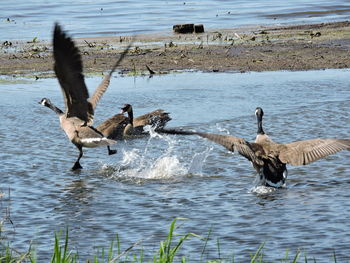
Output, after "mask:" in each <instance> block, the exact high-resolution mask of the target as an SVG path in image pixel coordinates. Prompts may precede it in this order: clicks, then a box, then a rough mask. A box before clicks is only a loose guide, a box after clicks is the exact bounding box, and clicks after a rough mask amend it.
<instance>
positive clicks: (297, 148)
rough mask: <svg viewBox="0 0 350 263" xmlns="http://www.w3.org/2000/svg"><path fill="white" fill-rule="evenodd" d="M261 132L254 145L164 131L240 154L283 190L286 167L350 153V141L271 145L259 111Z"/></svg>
mask: <svg viewBox="0 0 350 263" xmlns="http://www.w3.org/2000/svg"><path fill="white" fill-rule="evenodd" d="M255 115H256V117H257V124H258V131H257V136H256V139H255V142H247V141H246V140H245V139H243V138H238V137H234V136H228V135H220V134H213V133H205V132H193V131H182V130H162V131H161V132H163V133H168V134H183V135H199V136H201V137H203V138H207V139H209V140H211V141H213V142H215V143H218V144H221V145H222V146H224V147H225V148H226V149H228V150H229V151H232V152H235V151H236V152H238V153H239V154H241V155H242V156H244V157H245V158H247V159H248V160H249V161H251V163H252V165H253V167H254V168H255V170H256V171H257V173H258V175H259V176H260V183H261V184H262V185H265V186H271V187H282V186H283V185H285V182H286V179H287V174H288V172H287V167H286V165H287V164H291V165H306V164H309V163H311V162H314V161H317V160H319V159H321V158H323V157H326V156H328V155H330V154H334V153H337V152H339V151H342V150H350V140H349V139H320V138H318V139H311V140H303V141H296V142H292V143H288V144H279V143H276V142H274V141H272V140H271V139H270V138H269V137H268V136H267V135H266V134H265V132H264V130H263V126H262V118H263V115H264V112H263V110H262V108H260V107H258V108H256V111H255Z"/></svg>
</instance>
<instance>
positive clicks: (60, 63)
mask: <svg viewBox="0 0 350 263" xmlns="http://www.w3.org/2000/svg"><path fill="white" fill-rule="evenodd" d="M53 55H54V60H55V64H54V70H55V73H56V76H57V78H58V81H59V83H60V85H61V89H62V92H63V97H64V101H65V104H66V114H67V117H77V118H79V119H81V120H83V121H84V122H86V123H89V122H90V121H91V120H92V118H93V115H94V110H93V108H92V106H91V104H90V103H89V102H88V98H89V93H88V90H87V87H86V85H85V81H84V75H83V73H82V72H83V66H82V62H81V56H80V53H79V50H78V48H77V47H76V46H75V44H74V42H73V41H72V39H71V38H70V37H68V36H67V35H66V33H65V32H63V31H62V29H61V27H60V25H59V24H57V23H56V24H55V29H54V35H53Z"/></svg>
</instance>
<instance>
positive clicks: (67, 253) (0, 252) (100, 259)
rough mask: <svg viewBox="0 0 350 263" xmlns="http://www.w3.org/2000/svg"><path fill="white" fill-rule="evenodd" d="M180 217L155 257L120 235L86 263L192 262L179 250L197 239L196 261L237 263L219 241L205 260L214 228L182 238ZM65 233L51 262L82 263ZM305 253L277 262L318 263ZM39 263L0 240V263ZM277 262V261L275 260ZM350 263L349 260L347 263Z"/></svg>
mask: <svg viewBox="0 0 350 263" xmlns="http://www.w3.org/2000/svg"><path fill="white" fill-rule="evenodd" d="M180 219H181V218H175V219H174V220H173V221H172V222H171V224H170V228H169V231H168V234H167V236H166V238H165V240H163V241H161V242H160V244H159V249H158V250H157V251H156V252H155V254H154V255H153V257H150V258H149V259H145V256H144V250H143V249H141V250H140V252H138V253H139V254H135V253H134V254H131V251H132V249H133V248H135V247H136V246H138V245H139V244H140V243H142V241H143V239H142V240H139V241H137V242H135V243H134V244H132V245H131V246H129V247H128V248H127V249H125V250H121V242H120V239H119V236H118V235H117V236H116V240H115V241H112V242H111V244H110V246H109V247H108V249H107V250H105V249H102V250H100V251H97V252H96V253H95V256H92V260H87V261H86V263H117V262H135V263H143V262H149V263H150V262H153V263H173V262H182V263H186V262H190V259H189V258H188V257H185V256H182V257H180V256H179V255H178V254H179V251H180V249H181V247H182V246H183V245H184V242H185V241H186V240H187V239H189V238H191V237H196V238H200V239H201V240H204V246H203V249H202V252H201V255H200V256H197V257H196V256H193V255H191V259H192V260H194V261H195V262H201V263H224V262H225V263H226V262H232V263H235V262H236V261H235V257H234V256H231V257H228V258H227V257H224V258H223V255H222V250H221V249H220V244H221V242H220V241H219V239H217V240H216V245H217V254H218V258H216V259H209V258H206V259H204V257H203V256H204V254H205V253H206V248H207V244H208V242H209V238H210V236H211V234H212V229H210V230H209V232H208V235H207V237H206V238H203V237H201V236H198V235H196V234H194V233H187V234H183V235H179V234H175V230H176V229H178V228H179V227H180V226H181V225H178V224H176V223H177V221H178V220H180ZM61 235H62V232H59V233H55V239H54V247H53V252H52V257H51V261H50V262H51V263H79V262H82V261H80V260H79V255H78V253H76V252H74V251H73V250H71V249H70V248H69V231H68V229H66V232H65V236H64V239H63V240H61ZM264 245H265V244H262V245H260V246H259V248H258V249H257V250H256V252H255V253H254V254H251V255H250V261H247V262H250V263H267V262H270V263H271V261H267V260H265V259H264V256H265V254H264V253H263V248H264ZM303 254H304V259H302V260H301V261H299V259H300V256H301V252H300V251H297V253H296V254H295V255H294V256H293V257H292V259H289V256H290V255H289V251H288V250H286V253H285V255H284V258H282V259H281V260H279V261H277V262H281V263H298V262H305V263H308V262H313V263H316V259H315V258H313V259H312V260H310V259H308V255H307V253H306V252H304V253H303ZM15 262H16V263H27V262H29V263H37V262H42V261H40V259H37V257H36V255H35V249H34V248H32V246H31V245H30V247H29V249H28V251H27V252H25V253H19V252H18V251H17V250H16V249H13V248H11V247H10V245H9V243H5V241H4V240H1V239H0V263H15ZM275 262H276V261H275ZM329 262H334V263H337V258H336V253H335V251H334V252H333V255H332V258H331V259H330V260H329ZM348 262H349V263H350V261H348Z"/></svg>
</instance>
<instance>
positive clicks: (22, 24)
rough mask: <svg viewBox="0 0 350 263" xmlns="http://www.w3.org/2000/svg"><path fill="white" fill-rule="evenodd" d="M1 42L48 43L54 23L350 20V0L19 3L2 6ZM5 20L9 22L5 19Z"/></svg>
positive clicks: (112, 31)
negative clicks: (34, 39) (33, 40)
mask: <svg viewBox="0 0 350 263" xmlns="http://www.w3.org/2000/svg"><path fill="white" fill-rule="evenodd" d="M1 11H2V12H1V20H0V35H1V38H2V42H4V41H5V40H32V39H33V38H34V37H37V38H38V39H39V40H42V39H46V40H50V39H51V31H52V25H53V23H54V22H55V21H58V22H60V23H61V24H62V25H64V27H65V29H66V30H68V31H69V32H70V33H71V34H73V36H75V37H89V36H116V35H117V36H119V35H125V34H128V35H130V34H135V33H136V34H138V33H154V32H163V33H171V32H172V26H173V25H174V24H178V23H196V24H204V27H205V28H206V29H216V28H219V29H220V28H232V27H233V28H235V27H241V26H251V25H272V24H275V25H281V24H286V23H319V22H330V21H339V20H349V19H350V2H349V1H348V0H318V1H316V2H315V1H312V0H294V1H280V0H259V1H257V0H238V1H230V0H221V1H218V0H216V1H215V0H203V1H198V0H197V1H186V0H181V1H180V0H172V1H163V0H147V1H131V0H122V1H115V0H102V1H94V0H76V1H67V0H63V1H56V2H55V1H48V0H33V1H24V0H17V1H16V3H15V4H14V2H12V1H2V3H1ZM8 19H9V21H7V20H8Z"/></svg>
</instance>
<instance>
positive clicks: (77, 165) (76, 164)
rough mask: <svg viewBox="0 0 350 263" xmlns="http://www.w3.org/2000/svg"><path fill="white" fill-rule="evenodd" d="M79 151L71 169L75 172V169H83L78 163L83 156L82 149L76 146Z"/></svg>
mask: <svg viewBox="0 0 350 263" xmlns="http://www.w3.org/2000/svg"><path fill="white" fill-rule="evenodd" d="M77 147H78V149H79V157H78V159H77V160H76V161H75V163H74V166H73V167H72V170H73V171H74V170H77V169H82V168H83V167H82V166H81V165H80V163H79V161H80V158H81V157H82V156H83V148H82V147H81V146H77Z"/></svg>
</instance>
